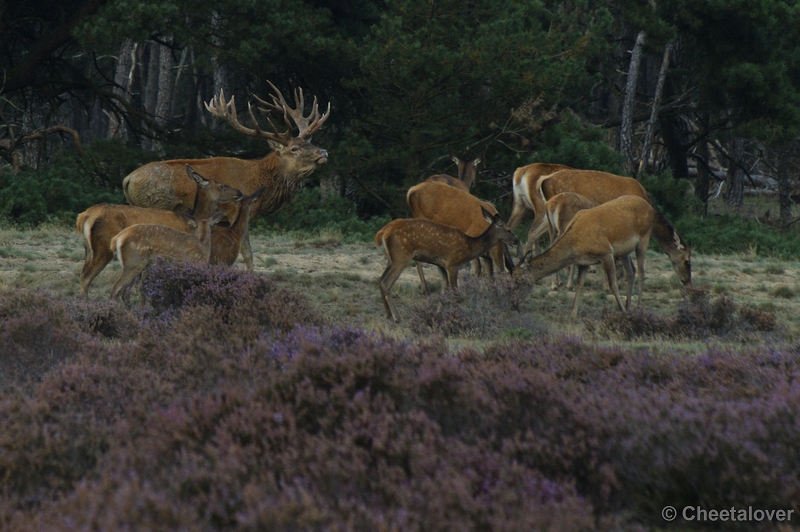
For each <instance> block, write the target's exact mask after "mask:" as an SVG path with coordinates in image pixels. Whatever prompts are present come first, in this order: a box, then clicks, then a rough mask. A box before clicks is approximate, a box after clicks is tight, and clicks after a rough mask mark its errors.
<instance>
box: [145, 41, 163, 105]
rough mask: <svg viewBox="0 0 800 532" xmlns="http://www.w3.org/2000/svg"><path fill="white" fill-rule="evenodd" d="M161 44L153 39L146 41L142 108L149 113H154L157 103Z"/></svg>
mask: <svg viewBox="0 0 800 532" xmlns="http://www.w3.org/2000/svg"><path fill="white" fill-rule="evenodd" d="M160 47H161V46H160V45H159V44H158V43H156V42H155V41H150V42H148V43H147V48H148V54H147V79H146V81H145V86H144V102H143V104H144V110H145V112H146V113H147V114H149V115H155V114H156V105H157V103H158V74H159V67H158V60H159V57H160V56H161V50H159V48H160Z"/></svg>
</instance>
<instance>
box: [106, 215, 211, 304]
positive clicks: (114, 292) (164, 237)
mask: <svg viewBox="0 0 800 532" xmlns="http://www.w3.org/2000/svg"><path fill="white" fill-rule="evenodd" d="M183 216H186V217H187V218H189V219H190V220H191V223H193V224H195V225H196V228H195V231H194V234H189V233H184V232H181V231H176V230H174V229H171V228H169V227H165V226H163V225H155V224H135V225H132V226H130V227H127V228H125V229H123V230H122V231H121V232H120V233H119V234H118V235H117V236H115V237H114V238H112V239H111V243H110V244H109V249H111V250H112V251H114V252H116V254H117V258H119V263H120V265H121V266H122V273H121V274H120V276H119V278H118V279H117V280H116V281H115V282H114V285H113V286H112V287H111V299H116V298H117V297H118V296H119V294H120V293H121V292H122V291H123V290H125V289H126V288H128V287H129V286H130V285H131V284H132V283H133V281H134V279H136V276H137V275H139V274H140V273H142V271H144V269H145V267H147V265H148V264H149V263H150V261H152V260H153V259H155V258H156V257H164V258H168V259H172V260H176V261H185V262H200V263H202V262H208V259H209V256H210V254H211V228H212V227H213V226H214V225H216V223H217V222H218V221H220V220H221V219H222V217H223V216H225V213H224V212H222V211H217V212H215V213H214V214H212V215H211V217H210V218H208V219H205V220H199V221H198V220H197V219H193V218H192V217H191V216H189V215H186V214H184V215H183Z"/></svg>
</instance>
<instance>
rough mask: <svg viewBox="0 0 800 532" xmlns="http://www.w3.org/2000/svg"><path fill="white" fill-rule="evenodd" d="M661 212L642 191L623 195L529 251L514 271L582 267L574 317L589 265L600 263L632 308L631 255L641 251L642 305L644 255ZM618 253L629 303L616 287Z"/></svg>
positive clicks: (537, 275)
mask: <svg viewBox="0 0 800 532" xmlns="http://www.w3.org/2000/svg"><path fill="white" fill-rule="evenodd" d="M655 219H656V211H655V209H654V208H653V207H652V205H650V202H648V201H647V200H644V199H642V198H641V197H639V196H622V197H619V198H616V199H613V200H611V201H608V202H606V203H602V204H600V205H598V206H597V207H594V208H592V209H585V210H582V211H580V212H578V213H577V214H575V217H574V218H573V219H572V221H571V222H570V223H569V224H567V227H566V228H565V229H564V231H563V232H562V233H561V235H560V236H559V237H558V238H557V239H556V240H555V242H554V243H553V244H552V245H551V246H550V248H548V249H547V250H546V251H545V252H544V253H542V254H541V255H537V256H536V257H533V252H532V251H531V250H529V251H528V252H527V253H526V254H525V257H524V258H523V260H522V261H521V262H520V263H519V264H518V265H517V267H516V268H515V270H514V274H515V275H520V274H521V273H522V272H523V271H527V272H528V274H529V276H530V277H531V278H532V280H533V281H538V280H539V279H541V278H542V277H545V276H546V275H550V274H552V273H555V272H557V271H559V270H561V269H563V268H565V267H567V266H570V265H573V264H574V265H577V266H578V280H577V282H576V286H575V299H574V300H573V303H572V310H571V312H570V316H571V317H573V318H574V317H575V316H577V314H578V298H579V297H580V292H581V288H582V287H583V282H584V280H585V279H586V273H587V272H588V271H589V266H591V265H593V264H598V263H599V264H601V265H602V267H603V270H604V271H605V274H606V277H607V278H608V284H609V286H610V287H611V291H612V293H613V294H614V297H615V298H616V300H617V305H618V306H619V309H620V310H621V311H623V312H624V311H625V310H629V309H630V303H631V297H632V294H633V277H634V274H633V264H632V262H631V260H630V254H631V253H632V252H635V253H636V262H637V265H638V269H639V271H638V275H639V305H641V304H642V295H643V293H644V260H645V254H646V252H647V246H648V244H649V242H650V234H651V232H652V231H653V227H654V225H655ZM615 257H623V258H624V259H625V260H623V266H624V267H625V270H626V274H627V276H628V298H627V301H626V303H625V307H624V309H623V307H622V300H621V299H620V297H619V290H618V289H617V272H616V266H615V265H614V258H615Z"/></svg>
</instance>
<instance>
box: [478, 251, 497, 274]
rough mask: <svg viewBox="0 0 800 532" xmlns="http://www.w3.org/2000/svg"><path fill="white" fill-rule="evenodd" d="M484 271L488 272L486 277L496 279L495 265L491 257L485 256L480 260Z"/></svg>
mask: <svg viewBox="0 0 800 532" xmlns="http://www.w3.org/2000/svg"><path fill="white" fill-rule="evenodd" d="M478 260H480V261H481V265H482V266H483V269H485V270H486V277H494V263H493V262H492V258H491V256H489V255H486V256H483V257H481V258H480V259H478Z"/></svg>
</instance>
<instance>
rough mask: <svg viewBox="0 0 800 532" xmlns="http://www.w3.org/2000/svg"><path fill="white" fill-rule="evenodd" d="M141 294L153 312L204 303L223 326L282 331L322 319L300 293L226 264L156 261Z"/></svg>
mask: <svg viewBox="0 0 800 532" xmlns="http://www.w3.org/2000/svg"><path fill="white" fill-rule="evenodd" d="M142 295H143V297H144V300H145V301H146V302H147V303H148V304H149V305H150V306H151V307H152V309H153V311H154V312H155V314H156V315H162V314H166V315H167V317H169V316H172V315H174V313H175V311H177V310H179V309H187V308H190V307H195V306H208V307H211V308H212V309H213V310H214V314H215V315H216V316H217V317H218V319H219V320H220V322H221V324H223V325H224V326H240V325H241V324H242V323H254V324H256V325H257V326H258V327H261V328H262V329H281V330H286V329H289V328H291V327H293V326H294V325H295V324H316V323H320V322H321V319H320V317H319V316H318V315H317V314H316V313H315V312H314V311H313V310H312V308H311V306H310V304H309V303H308V301H306V300H305V299H304V298H302V297H301V296H299V295H297V294H295V293H292V292H289V291H287V290H284V289H282V288H279V287H278V286H277V285H276V284H275V283H274V282H272V281H271V280H269V279H267V278H266V277H262V276H260V275H256V274H253V273H250V272H247V271H244V270H239V269H236V268H230V267H226V266H213V265H207V264H177V263H173V262H169V261H164V260H157V261H155V262H154V263H153V264H152V265H150V267H149V268H148V269H147V270H146V272H145V273H144V275H143V277H142Z"/></svg>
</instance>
